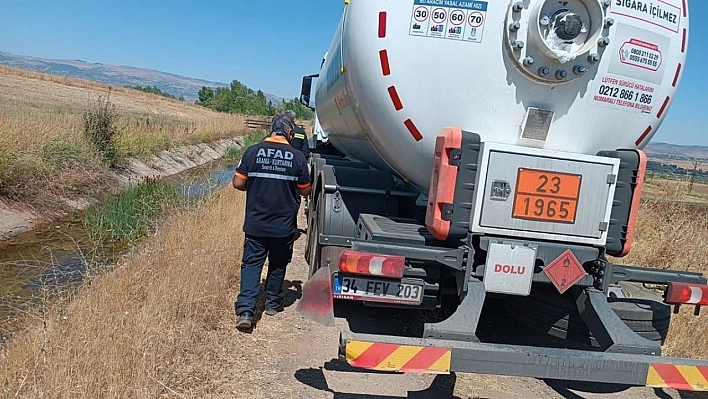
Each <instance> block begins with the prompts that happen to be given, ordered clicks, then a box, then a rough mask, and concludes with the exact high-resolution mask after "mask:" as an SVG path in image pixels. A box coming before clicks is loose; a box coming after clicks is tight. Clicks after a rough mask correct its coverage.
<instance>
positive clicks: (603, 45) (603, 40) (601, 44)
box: [597, 37, 610, 47]
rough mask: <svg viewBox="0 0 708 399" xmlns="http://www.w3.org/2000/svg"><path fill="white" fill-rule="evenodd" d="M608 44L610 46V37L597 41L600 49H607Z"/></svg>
mask: <svg viewBox="0 0 708 399" xmlns="http://www.w3.org/2000/svg"><path fill="white" fill-rule="evenodd" d="M608 44H610V38H609V37H601V38H600V40H598V41H597V45H598V46H600V47H605V46H607V45H608Z"/></svg>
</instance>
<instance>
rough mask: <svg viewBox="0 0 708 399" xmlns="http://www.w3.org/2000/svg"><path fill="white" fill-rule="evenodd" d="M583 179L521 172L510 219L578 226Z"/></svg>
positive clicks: (568, 175) (533, 170) (565, 174)
mask: <svg viewBox="0 0 708 399" xmlns="http://www.w3.org/2000/svg"><path fill="white" fill-rule="evenodd" d="M581 181H582V176H581V175H577V174H572V173H560V172H553V171H547V170H537V169H525V168H519V172H518V175H517V178H516V192H515V194H514V207H513V210H512V214H511V217H513V218H516V219H529V220H537V221H543V222H553V223H575V216H576V213H577V210H578V199H579V198H580V183H581Z"/></svg>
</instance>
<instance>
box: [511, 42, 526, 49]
mask: <svg viewBox="0 0 708 399" xmlns="http://www.w3.org/2000/svg"><path fill="white" fill-rule="evenodd" d="M511 46H512V47H514V49H516V50H521V49H522V48H524V42H523V41H521V40H514V42H513V43H511Z"/></svg>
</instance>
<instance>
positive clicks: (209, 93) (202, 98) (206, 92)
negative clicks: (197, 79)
mask: <svg viewBox="0 0 708 399" xmlns="http://www.w3.org/2000/svg"><path fill="white" fill-rule="evenodd" d="M198 97H199V104H202V105H206V103H207V102H208V101H209V100H211V99H212V98H214V89H212V88H211V87H207V86H202V88H201V89H199V94H198Z"/></svg>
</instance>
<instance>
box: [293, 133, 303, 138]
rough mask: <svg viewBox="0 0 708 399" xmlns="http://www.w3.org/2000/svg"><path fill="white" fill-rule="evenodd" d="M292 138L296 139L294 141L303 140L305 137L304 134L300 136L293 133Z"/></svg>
mask: <svg viewBox="0 0 708 399" xmlns="http://www.w3.org/2000/svg"><path fill="white" fill-rule="evenodd" d="M293 138H296V139H304V138H305V135H304V134H301V133H295V134H294V135H293Z"/></svg>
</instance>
